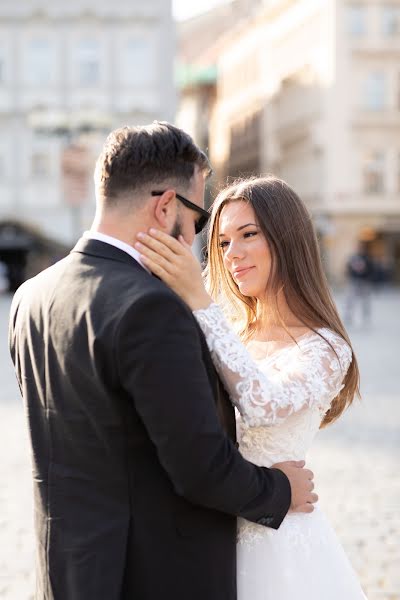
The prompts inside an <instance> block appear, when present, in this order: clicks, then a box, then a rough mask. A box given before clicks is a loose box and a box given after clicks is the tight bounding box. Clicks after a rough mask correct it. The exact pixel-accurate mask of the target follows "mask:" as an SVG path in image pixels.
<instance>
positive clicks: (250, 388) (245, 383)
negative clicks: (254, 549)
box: [194, 304, 351, 466]
mask: <svg viewBox="0 0 400 600" xmlns="http://www.w3.org/2000/svg"><path fill="white" fill-rule="evenodd" d="M194 316H195V317H196V319H197V321H198V322H199V324H200V327H201V328H202V330H203V332H204V335H205V337H206V340H207V344H208V347H209V349H210V352H211V355H212V358H213V361H214V364H215V367H216V369H217V371H218V373H219V375H220V377H221V379H222V381H223V383H224V385H225V387H226V389H227V391H228V392H229V394H230V397H231V400H232V402H233V403H234V404H235V406H236V408H237V409H238V411H239V413H240V415H241V418H240V419H239V420H238V430H239V431H238V434H239V435H238V437H239V441H240V449H241V452H242V453H243V454H244V455H245V456H246V458H248V459H249V460H251V461H252V462H254V463H256V464H260V465H263V466H270V465H271V464H273V463H275V462H279V461H281V460H297V459H302V458H304V457H305V454H306V452H307V450H308V448H309V446H310V445H311V443H312V441H313V438H314V436H315V434H316V433H317V431H318V429H319V426H320V423H321V420H322V418H323V416H324V414H325V413H326V411H327V410H328V409H329V407H330V404H331V402H332V400H333V398H335V396H337V394H338V393H339V391H340V390H341V389H342V387H343V379H344V376H345V374H346V372H347V369H348V367H349V365H350V362H351V350H350V348H349V346H348V344H347V343H346V342H345V341H344V340H343V339H342V338H341V337H340V336H339V335H338V334H336V333H334V332H332V331H330V330H329V329H319V330H318V333H314V332H312V331H310V332H308V333H306V334H305V335H303V336H301V337H300V338H299V339H298V340H297V343H294V342H293V343H290V344H287V345H286V346H284V347H283V348H281V349H279V350H278V351H275V352H273V353H272V354H271V355H269V356H264V357H263V356H262V352H261V355H260V353H258V355H259V356H258V358H257V359H253V357H252V356H251V354H250V352H249V350H248V349H247V348H246V347H245V346H244V345H243V344H242V342H241V341H240V339H239V338H238V336H237V335H236V334H235V333H234V331H233V330H232V329H231V327H230V325H229V324H228V322H227V321H226V319H225V317H224V315H223V312H222V310H221V308H220V307H219V306H218V305H217V304H211V305H210V306H209V307H208V308H207V309H205V310H198V311H194Z"/></svg>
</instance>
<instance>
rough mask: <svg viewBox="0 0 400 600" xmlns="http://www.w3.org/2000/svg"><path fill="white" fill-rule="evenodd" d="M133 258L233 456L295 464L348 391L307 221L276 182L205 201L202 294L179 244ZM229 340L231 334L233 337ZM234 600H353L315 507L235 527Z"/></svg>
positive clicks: (147, 248)
mask: <svg viewBox="0 0 400 600" xmlns="http://www.w3.org/2000/svg"><path fill="white" fill-rule="evenodd" d="M140 241H141V245H138V249H139V250H140V252H141V255H142V260H143V261H144V263H145V264H146V266H148V267H149V268H150V269H151V270H152V271H153V272H154V273H155V274H156V275H157V276H159V277H160V278H161V279H163V280H164V281H165V282H166V283H167V284H168V285H169V286H170V287H172V288H173V289H174V290H175V291H176V293H178V294H179V295H180V296H181V297H182V298H183V300H184V301H185V302H186V303H187V304H188V305H189V306H190V307H191V309H192V310H193V314H194V316H195V317H196V319H197V321H198V323H199V324H200V326H201V328H202V330H203V332H204V334H205V337H206V340H207V343H208V346H209V348H210V351H211V354H212V357H213V361H214V363H215V366H216V368H217V370H218V372H219V375H220V377H221V379H222V380H223V382H224V384H225V386H226V388H227V390H228V391H229V393H230V397H231V400H232V402H233V403H234V404H235V406H236V408H237V409H238V411H239V413H240V418H239V419H238V434H239V448H240V451H241V452H242V454H243V455H244V456H245V457H246V458H247V459H248V460H250V461H252V462H254V463H256V464H259V465H263V466H266V467H269V466H271V465H273V464H275V463H278V462H281V461H285V460H303V459H305V458H306V453H307V450H308V449H309V447H310V446H311V443H312V441H313V439H314V437H315V435H316V433H317V431H318V429H319V428H320V427H325V426H326V425H329V424H330V423H332V422H333V421H335V420H336V419H337V418H338V417H339V416H340V415H341V414H342V412H343V411H344V410H345V408H346V407H347V406H348V405H349V404H350V403H351V402H352V400H353V397H354V396H355V395H357V394H358V393H359V373H358V368H357V362H356V359H355V356H354V353H353V351H352V348H351V343H350V341H349V338H348V336H347V334H346V331H345V329H344V327H343V324H342V322H341V320H340V318H339V316H338V313H337V310H336V308H335V305H334V302H333V300H332V298H331V295H330V293H329V289H328V285H327V282H326V279H325V276H324V273H323V269H322V264H321V259H320V255H319V249H318V243H317V240H316V236H315V232H314V229H313V226H312V223H311V218H310V215H309V213H308V211H307V209H306V207H305V205H304V204H303V202H302V201H301V200H300V199H299V198H298V196H297V195H296V194H295V192H294V191H293V190H292V189H291V188H290V187H289V186H288V185H287V184H286V183H285V182H283V181H281V180H279V179H277V178H274V177H267V178H262V179H250V180H245V181H239V182H237V183H234V184H233V185H231V186H229V187H227V188H226V189H224V190H223V191H222V192H220V194H219V195H218V196H217V198H216V201H215V203H214V205H213V208H212V215H211V220H210V234H209V242H208V266H207V275H206V279H207V290H208V291H206V287H205V286H204V283H203V277H202V274H201V267H200V265H199V263H198V261H197V259H196V258H195V257H194V256H193V255H192V253H191V250H190V247H189V246H188V245H187V244H186V243H185V241H184V240H183V238H182V236H180V238H179V240H176V239H173V238H172V237H170V236H168V235H166V234H165V233H162V232H153V233H152V234H151V235H142V236H141V237H140ZM235 330H236V332H237V333H236V332H235ZM237 585H238V600H362V599H365V595H364V594H363V592H362V590H361V587H360V584H359V583H358V581H357V578H356V576H355V574H354V572H353V570H352V567H351V565H350V563H349V561H348V559H347V557H346V556H345V554H344V552H343V549H342V547H341V545H340V543H339V541H338V539H337V538H336V535H335V533H334V531H333V530H332V528H331V526H330V524H329V522H328V521H327V519H326V517H325V516H324V514H323V512H322V511H321V509H320V508H319V507H318V506H317V507H316V508H315V510H314V511H313V512H311V513H310V514H293V513H292V514H291V513H289V514H288V515H287V516H286V518H285V520H284V522H283V523H282V525H281V526H280V528H279V529H278V530H272V529H268V528H266V527H263V526H261V525H257V524H254V523H250V522H248V521H245V520H239V523H238V552H237Z"/></svg>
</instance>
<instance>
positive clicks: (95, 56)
mask: <svg viewBox="0 0 400 600" xmlns="http://www.w3.org/2000/svg"><path fill="white" fill-rule="evenodd" d="M78 78H79V83H80V84H81V85H97V84H98V83H99V81H100V44H99V43H98V42H97V41H96V40H82V41H81V42H80V44H79V46H78Z"/></svg>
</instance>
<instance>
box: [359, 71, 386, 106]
mask: <svg viewBox="0 0 400 600" xmlns="http://www.w3.org/2000/svg"><path fill="white" fill-rule="evenodd" d="M385 104H386V77H385V73H384V72H383V71H374V72H373V73H370V74H369V75H368V77H367V79H366V81H365V89H364V106H365V108H367V109H369V110H382V109H383V108H385Z"/></svg>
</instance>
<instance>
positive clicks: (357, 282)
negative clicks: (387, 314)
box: [344, 243, 375, 327]
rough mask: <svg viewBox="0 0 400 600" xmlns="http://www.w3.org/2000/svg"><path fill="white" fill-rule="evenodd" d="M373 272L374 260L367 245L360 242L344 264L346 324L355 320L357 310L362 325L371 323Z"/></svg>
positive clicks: (365, 325) (366, 325)
mask: <svg viewBox="0 0 400 600" xmlns="http://www.w3.org/2000/svg"><path fill="white" fill-rule="evenodd" d="M374 274H375V269H374V261H373V259H372V257H371V256H370V254H369V252H368V250H367V246H366V245H365V244H363V243H361V244H360V245H359V248H358V250H357V252H355V253H354V254H352V255H351V256H350V257H349V259H348V261H347V264H346V275H347V290H346V294H345V307H344V320H345V322H346V323H347V324H348V325H351V324H353V323H354V322H355V319H356V314H357V312H358V311H359V310H360V316H361V318H362V325H363V326H364V327H368V326H369V325H370V324H371V313H372V307H371V297H372V286H373V281H374Z"/></svg>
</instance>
